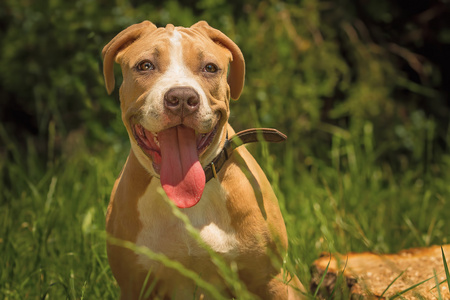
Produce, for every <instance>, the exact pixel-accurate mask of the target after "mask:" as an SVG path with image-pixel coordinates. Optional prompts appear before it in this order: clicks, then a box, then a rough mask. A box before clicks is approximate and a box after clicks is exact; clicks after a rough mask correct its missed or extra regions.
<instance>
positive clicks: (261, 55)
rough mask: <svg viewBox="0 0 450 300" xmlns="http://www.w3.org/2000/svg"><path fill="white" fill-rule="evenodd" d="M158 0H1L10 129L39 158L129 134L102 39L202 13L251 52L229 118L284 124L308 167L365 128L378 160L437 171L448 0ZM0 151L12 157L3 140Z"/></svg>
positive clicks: (2, 96)
mask: <svg viewBox="0 0 450 300" xmlns="http://www.w3.org/2000/svg"><path fill="white" fill-rule="evenodd" d="M156 2H157V1H139V0H135V1H126V0H118V1H91V0H77V1H71V2H67V1H63V0H52V1H50V0H49V1H44V0H34V1H29V0H14V1H12V0H11V1H10V0H5V1H2V3H1V4H0V45H1V48H0V51H1V52H0V118H1V128H2V129H1V131H2V139H3V140H4V139H8V140H9V141H10V142H13V143H18V144H21V145H22V146H21V147H20V148H21V149H20V152H21V154H25V153H26V152H27V151H36V153H37V154H39V157H40V158H41V160H42V162H43V163H47V162H48V160H52V159H55V158H56V157H57V156H58V155H60V154H61V153H63V152H64V151H76V149H73V148H72V147H67V148H68V149H65V146H67V143H68V142H70V140H69V141H68V138H69V139H70V137H73V136H74V134H76V133H82V137H83V140H84V141H85V142H86V143H87V144H88V146H89V149H90V150H92V149H98V148H102V147H110V146H111V145H112V144H119V145H121V144H123V143H125V141H126V135H125V134H124V130H123V128H122V127H123V126H122V125H121V122H120V119H119V118H118V116H119V105H118V93H117V90H116V92H115V94H114V95H112V96H111V97H110V96H108V95H107V94H106V92H105V88H104V85H103V78H102V73H101V67H102V62H101V55H100V53H101V49H102V47H103V46H104V45H105V44H106V43H107V42H108V41H109V40H110V39H111V38H112V37H114V36H115V34H117V33H118V32H119V31H121V30H122V29H124V28H125V27H127V26H129V25H130V24H133V23H136V22H141V21H142V20H145V19H148V20H151V21H152V22H154V23H155V24H157V25H158V26H165V24H166V23H174V24H176V25H181V26H190V25H192V24H193V23H195V22H196V21H198V20H200V19H204V20H207V21H208V22H209V23H210V25H212V26H213V27H216V28H218V29H220V30H221V31H223V32H224V33H226V34H228V35H229V36H230V37H231V38H232V39H233V40H234V41H235V42H236V43H237V44H238V45H239V46H240V47H241V49H242V51H243V53H244V55H245V58H246V63H247V76H246V86H245V90H244V94H243V95H242V97H241V100H240V101H239V102H238V103H236V104H234V105H233V106H232V111H233V113H232V119H231V122H232V124H233V125H234V126H235V127H237V128H238V129H243V128H247V127H253V126H255V125H258V124H259V125H261V126H273V127H276V128H279V129H280V130H282V131H284V132H286V133H287V134H288V135H289V143H291V144H292V145H295V147H296V149H297V151H296V153H293V154H292V155H294V159H295V160H296V162H297V163H298V165H299V166H300V165H304V164H305V159H306V158H308V156H313V157H317V158H320V159H324V160H327V159H329V158H330V157H328V156H329V153H328V151H327V147H328V145H329V144H330V143H331V142H332V137H333V135H336V134H337V135H339V136H340V137H341V138H343V139H347V138H353V139H357V138H359V137H361V136H363V135H364V128H366V129H367V126H369V127H370V128H371V130H373V143H374V144H376V145H377V151H376V153H374V156H375V157H374V158H373V159H375V160H377V161H379V162H383V161H389V163H391V164H392V166H393V167H395V170H396V171H397V170H399V171H400V170H401V168H402V166H403V167H404V164H415V165H417V164H420V165H422V167H423V168H424V169H426V172H433V171H436V170H435V169H434V168H433V164H434V163H436V162H438V161H440V160H441V159H442V155H443V154H444V153H445V152H446V151H447V150H448V146H449V145H448V143H449V119H448V116H449V107H450V103H449V91H450V84H449V82H450V60H449V59H447V57H448V55H449V53H450V24H449V23H450V14H449V3H448V1H446V0H434V1H416V2H414V3H412V2H410V1H388V0H380V1H365V0H359V1H345V0H341V1H318V0H304V1H278V0H272V1H244V2H242V1H221V0H219V1H212V0H201V1H194V0H192V1H160V2H159V3H158V4H157V3H156ZM117 76H118V77H120V72H118V73H117ZM118 84H120V79H119V80H118ZM49 147H50V148H51V149H49ZM29 148H34V149H29ZM0 153H1V154H0V155H1V157H2V158H3V159H6V158H7V157H8V155H9V154H8V147H6V146H5V142H3V143H2V145H1V148H0ZM308 164H310V160H307V161H306V165H308ZM430 175H431V173H430Z"/></svg>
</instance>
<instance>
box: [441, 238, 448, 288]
mask: <svg viewBox="0 0 450 300" xmlns="http://www.w3.org/2000/svg"><path fill="white" fill-rule="evenodd" d="M441 251H442V260H443V262H444V269H445V276H446V277H447V286H448V290H449V291H450V272H449V271H448V265H447V259H446V258H445V253H444V248H443V247H442V246H441Z"/></svg>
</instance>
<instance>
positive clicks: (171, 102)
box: [164, 87, 200, 117]
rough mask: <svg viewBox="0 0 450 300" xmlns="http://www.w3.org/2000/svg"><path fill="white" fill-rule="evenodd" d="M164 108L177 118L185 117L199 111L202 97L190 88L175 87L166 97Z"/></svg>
mask: <svg viewBox="0 0 450 300" xmlns="http://www.w3.org/2000/svg"><path fill="white" fill-rule="evenodd" d="M164 106H165V107H166V108H167V109H168V110H169V111H171V112H172V113H174V114H175V115H177V116H180V117H185V116H187V115H190V114H192V113H194V112H195V111H197V110H198V108H199V106H200V97H199V95H198V93H197V92H196V91H195V90H194V89H193V88H190V87H174V88H171V89H170V90H168V91H167V93H166V94H165V95H164Z"/></svg>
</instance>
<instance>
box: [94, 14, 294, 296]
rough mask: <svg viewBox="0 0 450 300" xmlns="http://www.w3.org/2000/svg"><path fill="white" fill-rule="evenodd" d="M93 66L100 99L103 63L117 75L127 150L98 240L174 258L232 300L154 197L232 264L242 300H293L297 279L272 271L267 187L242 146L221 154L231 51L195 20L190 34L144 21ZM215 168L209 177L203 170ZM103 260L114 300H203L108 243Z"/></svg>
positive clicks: (281, 236) (163, 270) (232, 78)
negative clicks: (245, 295)
mask: <svg viewBox="0 0 450 300" xmlns="http://www.w3.org/2000/svg"><path fill="white" fill-rule="evenodd" d="M103 58H104V76H105V81H106V87H107V90H108V93H111V92H112V90H113V89H114V74H113V65H114V60H115V61H116V62H118V63H119V64H120V65H121V67H122V73H123V83H122V85H121V88H120V100H121V110H122V120H123V122H124V124H125V126H126V128H127V131H128V134H129V137H130V142H131V151H130V154H129V156H128V159H127V161H126V164H125V166H124V168H123V170H122V172H121V174H120V177H119V178H118V179H117V181H116V183H115V185H114V188H113V192H112V195H111V201H110V204H109V207H108V212H107V217H106V229H107V232H108V233H109V234H110V235H111V236H113V237H115V238H117V239H121V240H126V241H131V242H133V243H135V244H136V245H139V246H146V247H148V248H149V249H150V250H151V251H153V252H156V253H162V254H164V255H166V256H167V257H168V258H170V259H172V260H177V261H179V262H181V263H182V264H183V265H184V266H185V267H186V268H188V269H191V270H193V271H195V272H196V273H197V274H198V275H199V276H201V277H202V278H204V279H205V280H206V281H208V282H210V283H212V284H214V285H215V286H216V287H217V289H219V290H220V291H221V292H222V293H223V294H224V295H225V296H227V297H233V296H234V297H239V295H232V293H231V292H230V289H229V288H228V287H227V286H226V284H225V283H224V280H223V279H222V278H221V276H220V275H219V274H218V272H217V269H216V267H215V265H214V264H213V263H212V262H211V259H210V256H209V255H208V253H207V252H206V250H205V249H204V248H202V247H200V246H199V245H198V244H197V242H195V240H194V239H193V238H192V236H191V235H190V234H189V233H188V232H187V231H186V229H185V226H184V224H183V223H182V222H181V221H180V220H179V219H178V218H177V217H175V216H174V215H173V213H172V208H171V207H170V205H169V204H168V203H167V202H166V201H165V200H164V197H163V196H162V195H161V193H160V189H158V188H159V187H162V188H163V189H164V191H165V193H166V194H167V196H168V197H169V198H170V199H171V201H173V202H174V203H175V204H176V205H177V206H178V207H180V208H183V210H182V212H183V213H184V214H185V215H186V216H187V217H188V218H189V220H190V222H191V223H192V225H193V226H194V227H195V228H197V229H198V231H199V232H200V235H201V238H202V239H203V241H204V242H205V243H206V244H207V245H209V246H210V247H211V249H213V250H214V251H215V252H217V253H220V254H221V255H222V256H223V257H224V259H225V260H226V261H228V262H233V261H234V262H235V263H236V264H237V267H238V273H239V277H240V278H241V280H242V281H243V282H244V283H245V284H246V286H247V288H248V290H249V291H250V292H251V293H253V294H255V295H257V296H259V297H260V298H262V299H288V298H289V299H294V298H296V297H297V296H298V297H299V296H300V295H301V294H300V293H298V292H296V290H298V289H301V284H300V282H299V281H298V279H297V278H295V277H294V278H290V276H289V275H288V274H286V273H285V272H284V271H282V269H281V267H280V266H281V264H280V265H278V266H274V264H273V260H274V259H275V260H277V259H278V261H281V259H282V257H283V255H285V252H286V249H287V236H286V229H285V225H284V221H283V218H282V216H281V213H280V209H279V207H278V202H277V199H276V196H275V194H274V193H273V191H272V188H271V186H270V183H269V182H268V180H267V178H266V176H265V175H264V173H263V172H262V170H261V168H260V167H259V165H258V164H257V163H256V161H255V160H254V158H253V157H252V156H251V155H250V154H249V152H248V151H247V150H246V149H245V147H240V148H238V149H236V150H235V151H233V149H231V150H230V149H229V148H227V151H222V149H223V148H224V146H226V145H228V144H229V142H227V138H228V136H232V135H233V134H234V131H233V129H232V128H231V126H230V125H229V124H228V117H229V112H230V111H229V99H230V97H231V98H233V99H238V98H239V96H240V94H241V91H242V88H243V85H244V67H245V64H244V58H243V55H242V53H241V51H240V49H239V48H238V47H237V46H236V45H235V44H234V43H233V42H232V41H231V40H230V39H229V38H228V37H227V36H225V35H224V34H223V33H222V32H220V31H218V30H216V29H214V28H212V27H210V26H209V25H208V24H207V23H206V22H203V21H202V22H199V23H197V24H195V25H193V26H192V27H190V28H182V27H174V26H173V25H167V26H166V27H165V28H157V27H156V26H155V25H153V24H152V23H151V22H148V21H145V22H143V23H140V24H136V25H132V26H130V27H128V28H127V29H125V30H123V31H122V32H121V33H119V34H118V35H117V36H116V37H115V38H114V39H113V40H112V41H111V42H110V43H109V44H108V45H106V46H105V48H104V49H103ZM229 64H230V70H229V73H228V67H229ZM227 74H228V76H227ZM250 135H251V134H249V136H250ZM242 137H243V138H244V139H245V138H246V137H245V135H242ZM269 139H270V138H269ZM224 152H227V153H225V154H224ZM227 155H228V156H229V157H226V156H227ZM227 158H228V159H227ZM219 161H221V163H220V164H221V165H220V166H218V167H221V170H220V172H219V170H218V168H216V167H215V165H213V164H211V162H216V164H218V163H219ZM205 172H206V173H207V174H211V172H212V173H216V176H215V177H214V178H212V179H211V178H210V177H211V176H208V175H205ZM108 258H109V263H110V265H111V269H112V271H113V274H114V276H115V277H116V279H117V281H118V283H119V286H120V288H121V295H122V297H121V298H122V299H138V298H139V295H140V293H141V291H142V290H143V289H146V288H147V287H148V286H150V284H151V283H154V282H156V285H153V286H152V289H153V290H152V294H151V298H164V299H165V298H170V299H193V298H199V297H200V296H201V297H205V298H210V295H208V293H206V292H205V291H202V290H201V289H198V288H197V287H196V286H195V283H194V282H192V281H191V280H189V279H187V278H185V277H183V276H182V275H181V274H179V273H178V272H177V271H175V270H173V269H170V268H167V267H165V266H164V265H162V264H161V263H159V262H157V261H152V260H150V259H148V258H147V257H145V256H143V255H139V254H136V253H134V252H133V251H131V250H128V249H126V248H124V247H120V246H117V245H112V244H108ZM149 271H150V279H149V280H148V285H147V287H145V286H143V285H144V280H145V278H146V276H147V274H149ZM289 279H290V283H289V285H287V284H286V281H287V280H289ZM290 286H294V288H292V287H290Z"/></svg>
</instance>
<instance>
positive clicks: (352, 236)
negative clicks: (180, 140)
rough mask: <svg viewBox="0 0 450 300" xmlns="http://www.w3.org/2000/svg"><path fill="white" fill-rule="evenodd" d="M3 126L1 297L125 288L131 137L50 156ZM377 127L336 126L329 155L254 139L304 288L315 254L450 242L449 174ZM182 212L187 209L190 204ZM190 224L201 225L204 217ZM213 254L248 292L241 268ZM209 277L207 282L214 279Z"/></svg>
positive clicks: (289, 262) (90, 295)
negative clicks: (418, 162) (115, 260)
mask: <svg viewBox="0 0 450 300" xmlns="http://www.w3.org/2000/svg"><path fill="white" fill-rule="evenodd" d="M0 127H1V126H0ZM0 129H1V128H0ZM0 131H1V130H0ZM0 133H1V134H2V135H1V138H2V141H3V144H4V145H5V147H6V148H7V152H5V153H0V158H1V160H0V162H1V163H0V168H1V170H0V176H1V177H0V179H1V180H0V184H1V186H0V195H1V199H0V201H1V202H0V205H1V206H0V251H1V255H0V263H1V268H2V272H1V273H0V274H1V275H0V295H1V298H2V299H116V298H117V297H118V294H119V289H118V287H117V284H116V283H115V281H114V279H113V277H112V274H111V271H110V269H109V265H108V261H107V257H106V251H105V244H106V240H105V235H104V234H103V232H104V222H105V212H106V207H107V204H108V201H109V194H110V191H111V188H112V184H113V182H114V180H115V178H116V176H117V174H118V173H119V171H120V169H121V167H122V165H123V163H124V160H125V158H126V155H127V152H128V150H127V147H128V146H127V145H125V146H121V145H119V144H118V145H112V146H111V147H106V148H105V149H100V150H96V151H95V152H94V151H93V150H90V149H88V148H86V147H82V146H80V147H79V149H78V151H73V152H72V153H71V154H70V155H68V154H61V155H58V154H54V155H53V154H52V155H53V156H52V160H51V161H49V162H47V163H45V162H46V159H40V158H39V157H37V154H36V151H34V150H33V145H32V144H31V143H25V146H24V147H27V148H26V149H25V151H24V149H19V148H18V147H19V146H18V145H19V144H18V143H16V142H15V141H14V140H12V139H11V138H10V137H9V136H8V135H7V134H6V132H4V131H1V132H0ZM366 133H367V136H365V137H363V138H362V139H356V138H355V139H352V138H351V135H350V134H349V135H348V136H346V135H338V134H336V135H334V136H333V143H332V145H331V146H330V149H329V153H330V160H329V161H324V160H320V159H318V158H316V157H307V158H306V159H305V160H304V161H298V159H297V157H298V156H297V155H296V149H297V148H296V146H295V145H292V144H289V142H287V143H286V144H284V145H256V146H251V147H250V149H251V150H252V151H253V152H254V153H255V156H256V157H257V159H258V161H259V162H260V164H261V165H262V167H263V168H264V169H265V171H266V173H267V176H268V178H269V180H270V181H271V182H272V185H273V187H274V190H275V192H276V193H277V195H278V197H279V199H280V205H281V208H282V212H283V214H284V217H285V222H286V225H287V230H288V235H289V242H290V246H289V247H290V248H289V256H288V257H287V258H286V262H285V267H286V268H287V269H289V270H290V271H292V272H293V273H295V274H296V275H297V276H298V277H299V278H300V280H301V281H302V283H303V284H304V285H305V287H308V286H309V280H310V274H309V268H310V265H311V264H312V262H313V261H314V260H315V259H317V258H318V257H319V255H320V253H321V252H324V251H325V252H331V253H334V252H340V253H345V252H348V251H355V252H358V251H375V252H379V253H386V252H396V251H398V250H399V249H402V248H407V247H414V246H428V245H432V244H444V243H448V242H449V241H448V238H449V237H448V228H449V227H450V221H449V220H450V210H449V209H448V204H447V203H446V201H445V200H446V199H448V198H449V195H450V191H449V187H448V184H447V182H446V178H444V177H442V178H433V180H427V179H426V178H424V177H423V176H422V175H421V171H420V168H412V167H411V168H407V169H405V170H404V171H403V172H398V171H394V170H393V168H392V167H391V166H390V165H389V164H387V163H378V162H377V158H376V154H375V153H376V152H377V151H376V149H377V147H378V146H377V145H372V144H371V142H370V141H371V136H370V128H369V129H368V130H366ZM20 145H23V144H20ZM273 147H283V149H284V153H285V154H284V156H282V157H275V156H274V155H273V154H272V153H274V151H272V149H274V148H273ZM278 153H279V152H278ZM447 161H450V160H447ZM42 162H44V163H42ZM441 167H443V166H441ZM174 212H175V213H176V215H177V216H178V217H179V218H181V219H182V220H183V218H184V217H183V216H184V214H183V213H182V211H180V210H174ZM187 227H188V228H189V224H187ZM190 232H191V234H192V235H193V236H196V233H195V230H193V228H191V230H190ZM197 238H198V239H199V237H198V236H197ZM124 246H126V247H130V248H134V247H135V245H132V244H130V245H129V244H126V245H124ZM136 249H137V248H136ZM137 250H139V251H140V250H142V251H144V252H145V251H147V250H143V249H137ZM210 256H211V257H212V259H213V260H214V262H215V263H216V265H217V266H218V267H219V268H220V269H221V271H222V276H223V277H224V278H225V281H226V282H228V285H229V286H230V287H231V288H232V290H234V291H236V292H237V293H241V294H242V296H243V297H244V296H245V295H246V292H245V287H244V286H242V285H241V283H240V281H239V280H238V279H237V277H236V273H235V270H234V269H233V267H232V266H226V265H225V264H224V263H223V261H221V259H220V256H217V255H215V254H214V253H212V252H210ZM191 275H192V274H191ZM199 280H203V281H202V282H200V283H201V284H204V283H206V287H208V286H207V284H208V282H207V279H205V278H203V279H202V278H200V279H199ZM448 280H449V278H448V271H447V284H449V282H448ZM336 289H337V290H336V294H340V292H341V291H339V289H340V287H339V286H337V287H336ZM145 292H147V291H144V293H145ZM314 292H315V291H312V292H311V297H313V295H314ZM218 297H219V296H218ZM248 298H249V297H247V298H246V299H248Z"/></svg>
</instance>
